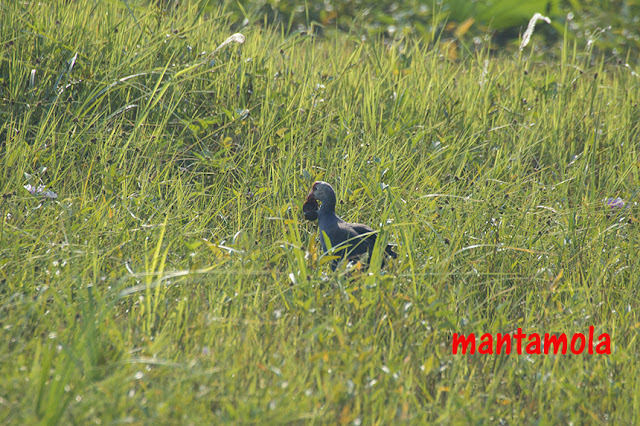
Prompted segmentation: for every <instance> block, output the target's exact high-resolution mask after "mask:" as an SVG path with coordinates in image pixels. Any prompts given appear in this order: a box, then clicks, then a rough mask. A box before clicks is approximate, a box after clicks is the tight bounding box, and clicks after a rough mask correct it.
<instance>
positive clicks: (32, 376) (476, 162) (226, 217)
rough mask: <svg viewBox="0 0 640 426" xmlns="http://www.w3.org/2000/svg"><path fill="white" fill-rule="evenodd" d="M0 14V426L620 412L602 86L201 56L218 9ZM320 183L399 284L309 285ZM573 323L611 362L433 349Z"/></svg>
mask: <svg viewBox="0 0 640 426" xmlns="http://www.w3.org/2000/svg"><path fill="white" fill-rule="evenodd" d="M1 7H2V13H0V35H1V39H2V40H1V41H2V43H3V46H4V47H3V48H2V50H1V58H2V62H1V64H0V80H1V81H0V85H1V89H0V90H1V93H2V103H1V105H0V114H1V116H2V120H1V121H0V165H1V166H0V177H1V178H0V192H1V193H2V194H3V198H2V201H1V204H0V205H1V207H0V210H1V213H2V221H0V325H1V328H2V330H3V336H4V338H3V339H2V341H1V342H0V348H1V349H0V377H3V379H1V380H0V406H2V408H3V409H0V421H1V422H3V423H16V424H25V423H33V422H43V423H47V424H52V423H56V422H60V423H90V422H98V421H100V422H102V423H103V424H104V423H111V422H145V423H146V422H155V421H160V422H163V423H167V422H178V423H205V422H209V423H212V422H213V423H219V422H222V421H243V422H260V423H264V422H270V423H271V422H292V421H313V422H331V423H333V422H341V423H354V424H359V423H361V422H365V423H374V422H379V423H390V422H395V421H399V420H407V421H411V422H415V423H418V422H423V421H437V422H442V423H445V422H447V423H448V422H456V423H459V422H468V421H471V422H474V423H475V422H495V421H507V422H512V423H522V422H524V423H540V422H541V423H552V422H553V423H558V422H569V421H571V422H574V423H586V422H589V423H607V422H614V423H628V422H631V421H633V420H634V419H635V418H636V412H637V407H638V406H639V404H640V399H639V397H638V395H639V393H638V392H637V388H638V386H639V384H638V380H637V376H638V367H637V365H638V355H637V353H638V350H637V349H638V347H637V343H636V339H637V330H638V324H640V322H639V317H638V311H637V307H638V296H637V289H636V287H637V284H638V282H639V281H640V275H639V272H638V271H640V256H638V249H639V247H638V241H639V233H638V221H637V219H636V214H637V207H636V202H637V199H638V183H639V169H638V155H639V152H638V136H639V135H638V133H639V132H638V130H639V128H638V122H639V121H640V120H639V118H640V117H639V116H640V108H639V107H638V101H639V98H640V93H639V92H640V90H639V88H640V84H639V80H638V77H637V75H636V74H634V73H633V72H632V70H631V69H630V68H628V67H625V65H624V64H618V63H613V62H607V61H605V60H604V59H602V58H600V57H594V56H593V55H592V54H591V52H590V51H589V50H584V49H583V48H581V47H580V46H578V45H572V43H570V42H567V43H565V45H564V48H563V51H562V52H560V54H559V55H558V57H561V58H562V59H561V61H559V62H547V61H545V58H544V57H538V56H536V55H535V52H534V50H529V49H528V48H527V49H525V51H524V52H523V53H522V54H521V55H516V56H511V55H509V54H503V55H498V56H497V57H496V56H489V54H488V53H487V52H488V50H489V47H490V46H488V45H486V46H484V47H483V48H482V49H479V50H478V53H476V54H473V55H469V56H468V57H466V58H464V59H462V60H460V61H450V59H449V56H448V55H447V54H446V52H442V51H440V50H439V49H438V48H437V47H434V46H430V45H425V44H423V43H421V42H418V41H417V40H414V39H411V38H405V39H401V40H399V41H396V42H386V41H384V40H381V39H367V38H366V37H365V38H363V37H361V36H360V35H359V34H345V35H330V36H327V37H326V38H316V37H314V36H311V35H307V34H303V33H292V34H289V35H286V34H285V32H284V31H282V30H281V29H280V28H270V27H267V26H261V25H251V26H247V27H244V28H241V29H240V31H241V32H242V34H244V36H245V37H246V42H245V43H244V44H241V45H240V44H230V45H228V46H225V47H224V48H222V49H220V50H219V51H217V52H215V54H213V53H212V52H213V51H214V50H215V48H216V47H217V46H218V45H219V44H221V43H222V42H223V41H224V40H225V39H227V37H229V36H230V35H231V34H232V33H233V32H234V31H237V30H238V29H237V28H234V29H232V28H231V26H230V24H229V22H227V21H226V18H225V16H226V15H225V13H226V12H225V10H224V9H221V10H217V11H213V12H207V13H204V12H203V10H201V9H199V8H198V5H186V6H181V8H180V9H176V10H173V9H172V10H171V11H169V12H163V11H162V10H160V9H158V8H156V7H155V6H144V5H139V4H135V3H134V2H123V3H121V2H93V1H88V0H79V1H77V2H69V3H68V4H64V5H63V4H62V3H59V2H53V3H52V4H42V3H35V2H32V3H20V4H14V3H8V4H7V3H5V4H3V5H2V6H1ZM319 179H322V180H326V181H329V182H331V183H332V184H333V185H334V186H335V187H336V189H337V191H338V198H339V200H340V201H339V205H338V210H339V214H340V215H341V216H342V217H343V218H344V219H345V220H349V221H356V220H357V221H361V222H366V223H369V224H372V225H374V228H376V229H381V238H380V239H381V240H383V241H387V242H390V243H393V244H397V248H396V251H397V252H398V253H399V259H398V260H397V261H393V262H391V263H390V264H389V265H388V266H387V267H385V268H382V269H378V268H377V267H373V268H371V270H370V271H365V270H362V269H359V268H358V267H355V268H351V267H349V268H348V267H346V266H343V267H342V268H339V269H338V271H336V272H335V273H332V272H331V271H330V268H329V267H328V265H327V262H326V260H327V259H326V257H323V256H322V253H321V249H320V248H319V244H318V242H317V239H316V232H317V231H316V230H317V228H316V226H315V225H314V224H312V223H308V222H305V221H304V219H303V216H302V211H301V207H302V203H303V201H304V197H305V195H306V193H307V191H308V189H309V187H310V185H311V184H312V182H313V181H314V180H319ZM28 184H30V185H33V186H32V188H36V187H38V186H39V185H44V186H46V188H47V189H48V190H50V191H53V192H55V193H56V194H57V198H48V197H44V196H42V194H39V195H38V194H36V195H33V194H31V193H30V192H28V191H27V190H26V189H25V188H24V187H25V185H28ZM609 197H621V198H623V199H624V200H625V201H626V202H627V206H629V208H627V209H614V208H611V207H609V206H608V205H606V204H605V203H604V202H603V200H604V199H606V198H609ZM378 254H379V253H376V255H378ZM376 255H374V256H376ZM589 325H594V326H595V327H596V334H597V335H599V334H601V333H609V334H610V335H611V339H612V342H613V345H612V346H613V353H612V354H611V355H608V356H607V355H598V356H588V355H580V356H574V355H567V356H562V355H556V356H526V355H521V356H517V355H511V356H504V355H501V356H479V355H476V356H460V355H452V353H451V336H452V333H454V332H458V333H471V332H475V333H480V334H481V333H483V332H491V333H498V332H500V333H508V332H514V331H515V330H516V329H517V328H518V327H521V328H522V329H523V330H525V331H526V332H527V333H533V332H539V333H544V332H567V333H575V332H586V331H587V328H588V326H589Z"/></svg>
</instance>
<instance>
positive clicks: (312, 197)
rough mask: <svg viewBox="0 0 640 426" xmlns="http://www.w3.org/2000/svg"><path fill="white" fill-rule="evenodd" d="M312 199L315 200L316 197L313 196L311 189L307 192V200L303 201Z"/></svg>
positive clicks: (311, 200)
mask: <svg viewBox="0 0 640 426" xmlns="http://www.w3.org/2000/svg"><path fill="white" fill-rule="evenodd" d="M313 201H317V200H316V197H314V196H313V191H312V192H310V193H309V195H307V200H306V201H305V203H308V202H313Z"/></svg>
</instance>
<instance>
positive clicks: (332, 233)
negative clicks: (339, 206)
mask: <svg viewBox="0 0 640 426" xmlns="http://www.w3.org/2000/svg"><path fill="white" fill-rule="evenodd" d="M318 201H319V202H320V203H321V205H320V207H319V208H318ZM302 211H303V213H304V217H305V219H307V220H316V219H317V220H318V228H319V230H320V243H321V244H322V250H323V251H324V252H325V253H326V252H327V245H326V244H325V238H324V236H325V235H326V236H327V237H328V238H329V241H330V242H331V247H332V248H335V247H345V248H344V249H342V250H340V251H339V252H338V253H337V254H339V255H340V256H341V257H343V258H344V257H345V254H346V257H347V258H348V259H353V258H356V257H358V256H360V255H362V254H364V253H369V258H371V255H372V253H373V247H374V245H375V243H376V237H377V235H376V231H374V230H373V228H371V227H370V226H367V225H363V224H361V223H347V222H345V221H344V220H342V219H340V218H339V217H338V216H337V215H336V192H335V191H334V189H333V187H332V186H331V185H329V184H328V183H327V182H323V181H318V182H315V183H314V184H313V187H312V188H311V191H310V192H309V195H308V196H307V200H306V201H305V203H304V205H303V206H302ZM384 251H385V253H386V254H387V255H389V256H391V257H393V258H394V259H395V258H396V257H398V255H397V254H396V253H395V252H393V250H391V246H390V245H387V247H386V248H385V249H384ZM337 265H338V260H334V261H333V264H332V265H331V269H333V270H335V269H336V267H337Z"/></svg>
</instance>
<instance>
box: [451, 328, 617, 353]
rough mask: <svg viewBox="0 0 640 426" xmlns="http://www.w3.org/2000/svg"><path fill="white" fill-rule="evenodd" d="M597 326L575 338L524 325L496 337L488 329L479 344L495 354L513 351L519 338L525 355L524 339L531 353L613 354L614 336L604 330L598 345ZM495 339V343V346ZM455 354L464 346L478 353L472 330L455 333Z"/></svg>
mask: <svg viewBox="0 0 640 426" xmlns="http://www.w3.org/2000/svg"><path fill="white" fill-rule="evenodd" d="M593 333H594V327H593V326H591V327H589V333H588V335H587V336H585V335H584V334H582V333H575V334H574V335H573V337H571V339H569V338H567V335H566V334H565V333H560V334H549V333H545V334H544V337H543V338H541V337H540V335H539V334H538V333H532V334H525V333H523V332H522V329H521V328H518V332H517V333H515V334H513V335H510V334H509V333H506V334H501V333H497V335H496V338H495V339H494V338H493V335H492V334H490V333H485V334H483V335H482V336H481V337H480V345H479V346H478V353H479V354H481V355H493V354H494V353H495V354H498V355H500V354H506V355H509V354H511V351H512V346H513V345H512V341H513V340H515V349H516V353H517V354H518V355H522V353H523V352H522V344H523V341H524V343H526V346H525V348H524V353H526V354H529V355H541V354H543V353H544V354H545V355H548V354H549V353H553V354H554V355H557V354H558V353H561V354H563V355H565V354H566V353H567V349H569V350H571V353H573V354H575V355H579V354H581V353H582V352H583V351H584V350H585V349H586V350H587V353H588V354H589V355H593V354H594V350H595V353H596V354H599V355H603V354H610V353H611V338H610V337H609V334H607V333H602V334H601V335H600V336H598V344H597V345H596V346H595V348H594V344H593V343H594V339H593V337H594V336H593ZM494 343H495V346H494ZM452 350H453V354H454V355H457V354H458V351H459V350H461V352H462V354H463V355H466V354H467V353H469V354H471V355H472V354H475V353H476V336H475V334H473V333H471V334H469V335H468V336H466V337H465V336H464V335H463V334H458V333H453V348H452Z"/></svg>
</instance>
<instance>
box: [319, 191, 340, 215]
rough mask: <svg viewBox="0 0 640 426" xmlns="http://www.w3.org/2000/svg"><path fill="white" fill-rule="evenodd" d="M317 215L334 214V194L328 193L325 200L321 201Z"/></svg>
mask: <svg viewBox="0 0 640 426" xmlns="http://www.w3.org/2000/svg"><path fill="white" fill-rule="evenodd" d="M319 214H333V215H335V214H336V194H333V193H330V194H328V196H327V199H326V200H322V205H321V206H320V211H319Z"/></svg>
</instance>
